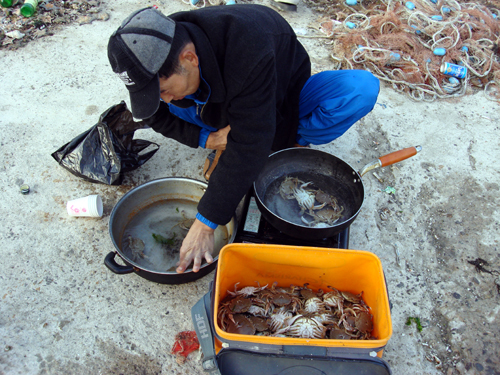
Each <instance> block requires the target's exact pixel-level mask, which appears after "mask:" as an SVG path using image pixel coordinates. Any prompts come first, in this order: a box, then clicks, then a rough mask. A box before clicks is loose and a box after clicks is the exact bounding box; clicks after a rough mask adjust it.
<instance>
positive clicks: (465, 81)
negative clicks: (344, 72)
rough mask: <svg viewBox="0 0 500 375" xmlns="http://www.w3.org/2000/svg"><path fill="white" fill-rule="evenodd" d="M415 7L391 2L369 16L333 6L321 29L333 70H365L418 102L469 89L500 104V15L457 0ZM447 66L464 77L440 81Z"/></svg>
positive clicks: (420, 1)
mask: <svg viewBox="0 0 500 375" xmlns="http://www.w3.org/2000/svg"><path fill="white" fill-rule="evenodd" d="M304 1H305V2H306V3H309V6H311V7H313V8H314V7H315V6H316V5H317V6H324V4H321V2H319V4H317V3H318V0H304ZM412 2H413V4H414V5H415V8H414V9H409V8H407V7H406V6H405V5H403V3H402V2H401V1H395V0H381V1H380V2H378V3H377V5H375V6H372V7H371V8H367V5H366V4H364V5H363V4H362V2H360V3H358V5H355V6H348V5H346V4H342V3H341V2H339V3H335V4H336V5H335V6H333V8H332V9H333V10H332V9H330V13H328V16H329V18H330V19H329V20H326V21H323V22H321V23H320V24H319V27H318V30H320V31H321V32H322V33H323V34H324V36H322V37H323V38H325V39H327V40H328V44H329V45H330V46H331V48H332V53H331V57H332V59H333V61H334V68H335V69H365V70H369V71H370V72H372V73H373V74H374V75H375V76H376V77H377V78H379V79H380V80H382V81H384V82H387V83H388V84H391V85H392V87H393V88H394V89H395V90H397V91H400V92H402V93H405V94H407V95H408V96H409V97H411V98H412V99H414V100H419V101H420V100H425V101H432V100H436V99H444V98H450V97H458V96H463V95H465V94H467V93H471V92H472V90H471V87H474V88H476V89H477V88H479V89H483V90H484V92H485V95H486V96H487V97H488V99H490V100H500V51H499V50H498V48H499V47H498V46H499V45H500V11H499V10H498V9H496V8H491V7H490V8H487V7H485V6H482V5H480V4H476V3H462V4H460V3H459V2H458V1H456V0H438V1H437V3H435V4H434V3H432V2H431V1H428V0H412ZM332 4H333V3H332ZM315 37H317V36H315ZM443 49H444V50H445V51H443ZM442 52H444V55H443V53H442ZM446 62H447V63H452V64H456V65H461V66H462V67H463V68H465V69H467V73H466V76H465V77H464V78H459V77H450V76H448V75H445V74H443V73H442V72H441V69H440V68H441V65H442V64H443V63H446Z"/></svg>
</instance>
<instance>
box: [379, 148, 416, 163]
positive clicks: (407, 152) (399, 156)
mask: <svg viewBox="0 0 500 375" xmlns="http://www.w3.org/2000/svg"><path fill="white" fill-rule="evenodd" d="M421 150H422V147H421V146H415V147H408V148H404V149H402V150H399V151H394V152H391V153H390V154H387V155H384V156H381V157H379V158H378V160H380V163H381V164H380V166H381V167H387V166H388V165H391V164H395V163H399V162H400V161H402V160H405V159H408V158H411V157H412V156H414V155H416V154H417V153H418V152H419V151H421Z"/></svg>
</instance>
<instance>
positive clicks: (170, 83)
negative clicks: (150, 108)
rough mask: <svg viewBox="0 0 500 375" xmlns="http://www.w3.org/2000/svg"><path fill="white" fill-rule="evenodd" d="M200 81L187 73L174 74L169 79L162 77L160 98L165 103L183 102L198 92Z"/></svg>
mask: <svg viewBox="0 0 500 375" xmlns="http://www.w3.org/2000/svg"><path fill="white" fill-rule="evenodd" d="M198 86H199V81H198V83H196V81H195V80H194V79H193V78H192V77H190V76H189V75H188V74H186V72H182V73H180V74H173V75H171V76H170V77H169V78H163V77H160V96H161V98H162V99H163V101H164V102H165V103H170V102H171V101H172V100H181V99H183V98H184V97H185V96H187V95H191V94H194V93H195V92H196V90H198Z"/></svg>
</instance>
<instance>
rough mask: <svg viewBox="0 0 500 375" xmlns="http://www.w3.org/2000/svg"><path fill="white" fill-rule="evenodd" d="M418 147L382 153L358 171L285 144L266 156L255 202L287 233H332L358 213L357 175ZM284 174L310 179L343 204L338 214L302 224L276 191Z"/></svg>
mask: <svg viewBox="0 0 500 375" xmlns="http://www.w3.org/2000/svg"><path fill="white" fill-rule="evenodd" d="M420 150H421V147H420V146H417V147H410V148H406V149H404V150H400V151H396V152H393V153H391V154H388V155H385V156H382V157H380V158H379V159H377V160H376V161H375V162H372V163H370V164H368V165H367V166H366V167H365V168H363V170H361V171H360V172H357V171H356V170H354V169H353V168H352V167H351V166H350V165H349V164H347V163H346V162H345V161H343V160H341V159H339V158H337V157H336V156H333V155H331V154H329V153H327V152H324V151H319V150H314V149H310V148H289V149H286V150H281V151H278V152H275V153H274V154H271V155H270V156H269V159H268V161H267V163H266V165H265V166H264V168H263V169H262V171H261V172H260V174H259V176H258V177H257V179H256V180H255V182H254V190H255V196H256V201H257V205H258V207H259V209H260V211H261V213H262V215H263V217H264V218H265V219H266V220H267V221H268V222H269V223H270V224H271V225H272V226H274V227H275V228H276V229H278V230H280V231H281V232H283V233H285V234H287V235H289V236H291V237H294V238H300V239H309V240H317V239H322V238H327V237H331V236H334V235H335V234H338V233H340V232H342V231H343V230H344V229H346V228H347V227H348V226H349V225H351V223H352V222H353V221H354V219H356V217H357V216H358V214H359V211H360V209H361V206H362V205H363V200H364V195H365V190H364V187H363V182H362V180H361V176H362V175H363V174H365V173H366V172H368V171H369V170H371V169H374V168H377V167H385V166H387V165H391V164H394V163H397V162H399V161H401V160H404V159H407V158H409V157H411V156H413V155H415V154H416V153H417V152H419V151H420ZM287 176H290V177H297V178H298V179H299V180H301V181H304V182H310V181H311V182H312V183H313V184H311V186H314V187H315V188H318V189H321V190H322V191H324V192H326V193H328V194H330V195H332V196H334V197H335V198H336V199H337V201H338V202H339V204H340V205H341V206H343V208H344V210H343V212H342V217H341V218H340V219H339V220H338V221H337V222H335V223H334V224H333V225H329V226H326V227H323V228H315V227H310V226H308V225H307V224H305V223H304V222H303V221H302V217H304V215H303V214H302V213H301V210H300V207H299V206H298V204H293V203H294V202H290V201H287V200H285V199H283V198H281V196H280V194H279V187H280V185H281V182H282V181H283V180H284V179H285V178H286V177H287ZM295 203H296V202H295ZM306 221H307V220H306Z"/></svg>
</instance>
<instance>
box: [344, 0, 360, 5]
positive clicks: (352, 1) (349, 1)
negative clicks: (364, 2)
mask: <svg viewBox="0 0 500 375" xmlns="http://www.w3.org/2000/svg"><path fill="white" fill-rule="evenodd" d="M345 3H346V4H347V5H356V4H357V3H358V1H357V0H345Z"/></svg>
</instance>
